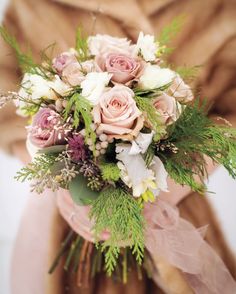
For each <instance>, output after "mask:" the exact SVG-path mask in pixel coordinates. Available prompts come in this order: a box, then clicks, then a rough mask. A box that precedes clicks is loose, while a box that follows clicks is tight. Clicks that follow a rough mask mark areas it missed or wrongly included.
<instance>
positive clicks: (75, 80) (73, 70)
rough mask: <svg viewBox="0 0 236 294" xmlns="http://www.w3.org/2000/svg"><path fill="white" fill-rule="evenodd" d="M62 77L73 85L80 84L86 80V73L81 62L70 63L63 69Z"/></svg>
mask: <svg viewBox="0 0 236 294" xmlns="http://www.w3.org/2000/svg"><path fill="white" fill-rule="evenodd" d="M62 79H63V80H64V81H65V82H66V83H68V84H70V85H71V86H72V87H75V86H78V85H80V84H81V82H82V81H83V80H84V74H83V73H82V70H81V65H80V64H79V62H72V63H70V64H68V65H67V66H66V67H65V68H64V69H63V71H62Z"/></svg>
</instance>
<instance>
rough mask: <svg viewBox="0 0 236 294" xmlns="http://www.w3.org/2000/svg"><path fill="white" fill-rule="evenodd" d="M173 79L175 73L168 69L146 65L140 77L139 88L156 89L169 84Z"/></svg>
mask: <svg viewBox="0 0 236 294" xmlns="http://www.w3.org/2000/svg"><path fill="white" fill-rule="evenodd" d="M174 77H175V73H174V72H173V71H172V70H170V69H169V68H160V67H159V66H158V65H151V64H148V65H147V66H146V68H145V69H144V72H143V75H142V76H141V77H140V81H139V86H140V88H142V89H158V88H161V87H163V86H165V85H168V84H170V83H171V82H172V81H173V79H174Z"/></svg>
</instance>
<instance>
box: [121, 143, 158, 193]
mask: <svg viewBox="0 0 236 294" xmlns="http://www.w3.org/2000/svg"><path fill="white" fill-rule="evenodd" d="M130 149H131V144H117V145H116V153H117V155H116V158H117V159H118V160H119V161H121V163H122V165H121V164H118V167H119V168H120V169H121V178H122V180H123V181H124V183H126V184H127V185H128V186H129V187H130V188H131V187H132V189H133V196H134V197H139V196H141V195H142V194H143V193H144V192H146V190H147V189H155V188H156V184H155V176H154V172H153V171H152V170H150V169H148V168H147V167H146V164H145V161H144V160H143V158H142V156H141V155H140V154H135V155H131V154H130ZM130 163H132V164H130Z"/></svg>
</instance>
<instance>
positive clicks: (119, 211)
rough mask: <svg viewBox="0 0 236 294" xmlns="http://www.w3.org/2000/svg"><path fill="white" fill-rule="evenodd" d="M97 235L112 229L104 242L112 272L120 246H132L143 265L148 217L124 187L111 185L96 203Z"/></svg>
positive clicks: (93, 207)
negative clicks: (145, 224)
mask: <svg viewBox="0 0 236 294" xmlns="http://www.w3.org/2000/svg"><path fill="white" fill-rule="evenodd" d="M90 216H91V218H92V219H93V220H94V223H95V224H94V228H93V230H94V233H95V237H96V238H97V239H99V236H100V234H101V233H102V232H104V230H108V231H109V233H110V238H109V239H108V240H106V241H104V242H103V243H102V245H101V246H102V250H103V251H104V252H105V263H106V265H105V266H106V271H107V273H108V275H111V273H112V272H113V270H114V269H115V266H116V263H117V259H118V256H119V253H120V248H119V245H120V246H122V245H123V246H129V247H131V248H132V253H133V254H134V255H135V256H136V260H137V262H138V263H139V264H141V262H142V258H143V252H144V232H143V230H144V219H143V216H142V212H141V207H140V206H139V205H138V203H137V201H136V200H135V199H134V198H133V197H132V196H131V195H129V194H128V193H127V192H125V191H124V190H122V189H121V188H115V187H110V188H107V189H105V190H104V191H102V192H101V194H100V195H99V197H98V198H97V199H96V200H95V201H94V202H93V203H92V208H91V214H90Z"/></svg>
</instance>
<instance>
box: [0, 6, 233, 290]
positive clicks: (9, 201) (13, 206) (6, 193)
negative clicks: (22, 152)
mask: <svg viewBox="0 0 236 294" xmlns="http://www.w3.org/2000/svg"><path fill="white" fill-rule="evenodd" d="M6 4H7V0H0V21H1V20H2V15H3V12H4V9H5V7H6ZM20 167H21V163H20V161H18V160H17V159H15V158H13V157H11V156H9V155H6V154H4V153H3V152H1V151H0V277H1V279H0V293H4V294H9V293H10V291H9V269H10V259H11V252H12V248H13V245H14V240H15V237H16V232H17V229H18V226H19V222H20V218H21V214H22V211H23V209H24V206H25V203H26V201H27V197H29V196H28V191H29V185H28V184H27V183H24V184H22V183H18V182H16V180H14V175H15V174H16V172H17V170H19V169H20ZM208 187H209V191H213V192H215V193H211V194H209V195H208V198H209V199H210V201H211V203H212V205H213V208H214V210H215V212H216V214H217V216H218V219H219V223H220V225H221V226H222V228H223V231H224V232H225V235H226V239H227V240H228V242H229V244H230V246H231V248H232V249H233V250H234V252H235V253H236V230H235V223H236V213H235V211H236V209H235V208H236V181H234V180H232V179H231V178H230V177H229V176H228V174H227V172H226V171H225V170H224V169H223V168H222V167H221V168H219V169H218V170H217V171H216V172H215V173H214V174H213V175H212V176H211V177H210V179H209V183H208ZM32 294H33V293H32Z"/></svg>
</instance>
